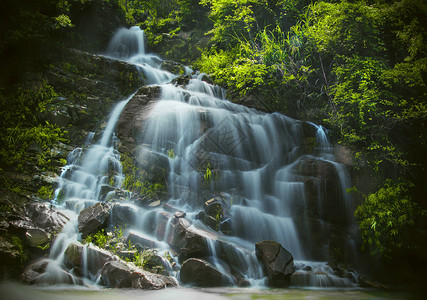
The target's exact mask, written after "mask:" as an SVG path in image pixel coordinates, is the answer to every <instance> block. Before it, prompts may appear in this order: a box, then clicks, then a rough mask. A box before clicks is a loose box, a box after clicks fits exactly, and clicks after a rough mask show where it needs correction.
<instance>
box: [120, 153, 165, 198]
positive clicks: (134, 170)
mask: <svg viewBox="0 0 427 300" xmlns="http://www.w3.org/2000/svg"><path fill="white" fill-rule="evenodd" d="M121 162H122V167H123V174H124V175H125V180H124V181H123V185H122V186H123V188H125V189H127V190H129V191H131V192H133V193H136V194H138V195H139V196H141V197H148V198H149V199H154V198H159V197H160V196H161V194H162V193H163V192H164V191H165V188H166V187H165V184H164V183H163V182H151V181H148V180H144V172H142V171H141V170H140V169H139V168H138V167H136V166H135V164H134V162H133V160H132V158H131V157H130V156H128V155H126V154H124V155H122V156H121Z"/></svg>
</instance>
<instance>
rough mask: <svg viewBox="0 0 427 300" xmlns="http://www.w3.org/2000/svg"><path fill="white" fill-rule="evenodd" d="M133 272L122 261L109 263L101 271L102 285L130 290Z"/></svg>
mask: <svg viewBox="0 0 427 300" xmlns="http://www.w3.org/2000/svg"><path fill="white" fill-rule="evenodd" d="M132 273H133V270H132V269H131V267H130V266H128V265H127V264H126V263H124V262H123V261H109V262H107V263H106V264H105V265H104V266H103V268H102V270H101V280H102V283H103V284H104V285H105V286H107V287H112V288H131V287H132V279H131V275H132Z"/></svg>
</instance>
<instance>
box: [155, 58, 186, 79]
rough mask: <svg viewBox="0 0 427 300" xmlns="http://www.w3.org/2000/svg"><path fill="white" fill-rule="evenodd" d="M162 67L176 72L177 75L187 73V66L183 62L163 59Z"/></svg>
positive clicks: (173, 72)
mask: <svg viewBox="0 0 427 300" xmlns="http://www.w3.org/2000/svg"><path fill="white" fill-rule="evenodd" d="M161 69H162V70H165V71H168V72H171V73H172V74H175V75H182V74H185V66H184V65H183V64H180V63H177V62H174V61H170V60H165V61H163V62H162V65H161Z"/></svg>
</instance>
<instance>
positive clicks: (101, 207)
mask: <svg viewBox="0 0 427 300" xmlns="http://www.w3.org/2000/svg"><path fill="white" fill-rule="evenodd" d="M110 212H111V207H110V206H109V205H108V204H106V203H97V204H95V205H94V206H91V207H88V208H86V209H84V210H82V211H81V212H80V215H79V217H78V221H79V232H81V233H82V237H86V236H87V235H89V234H92V233H95V232H97V231H98V230H100V229H102V228H105V227H107V222H108V219H109V216H110Z"/></svg>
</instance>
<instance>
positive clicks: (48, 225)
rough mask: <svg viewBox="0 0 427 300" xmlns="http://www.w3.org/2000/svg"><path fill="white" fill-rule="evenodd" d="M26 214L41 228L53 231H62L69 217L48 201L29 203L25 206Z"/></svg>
mask: <svg viewBox="0 0 427 300" xmlns="http://www.w3.org/2000/svg"><path fill="white" fill-rule="evenodd" d="M25 215H26V216H27V217H28V218H29V219H30V220H31V222H33V223H34V224H35V225H37V226H38V227H40V228H41V229H43V230H45V231H48V232H53V231H57V232H59V231H61V230H62V228H63V227H64V225H65V224H66V223H67V222H68V221H69V218H68V217H67V216H66V215H64V214H63V213H61V212H60V211H57V210H56V209H54V208H53V206H51V205H50V204H48V203H35V202H33V203H29V204H27V205H26V206H25Z"/></svg>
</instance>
